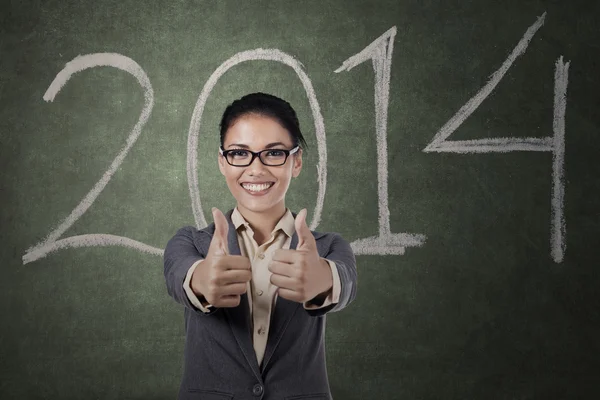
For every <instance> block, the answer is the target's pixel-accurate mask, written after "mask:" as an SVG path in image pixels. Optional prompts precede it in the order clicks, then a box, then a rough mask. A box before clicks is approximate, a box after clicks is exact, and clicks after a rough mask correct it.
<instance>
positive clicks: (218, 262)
mask: <svg viewBox="0 0 600 400" xmlns="http://www.w3.org/2000/svg"><path fill="white" fill-rule="evenodd" d="M212 214H213V219H214V221H215V232H214V235H213V238H212V240H211V242H210V247H209V248H208V254H207V255H206V258H205V259H204V261H202V262H201V263H199V264H198V265H197V266H196V269H195V270H194V272H193V274H192V279H191V282H190V286H191V288H192V291H193V292H194V293H195V294H196V295H197V296H198V297H199V298H202V297H204V298H205V299H206V301H207V302H208V303H209V304H210V305H212V306H214V307H237V306H238V305H239V304H240V299H241V295H242V294H243V293H245V292H246V284H247V283H248V282H249V281H250V279H252V270H251V266H250V259H248V257H243V256H231V255H229V246H228V245H227V234H228V232H229V225H228V223H227V219H226V218H225V216H224V215H223V213H222V212H221V211H220V210H219V209H218V208H213V209H212Z"/></svg>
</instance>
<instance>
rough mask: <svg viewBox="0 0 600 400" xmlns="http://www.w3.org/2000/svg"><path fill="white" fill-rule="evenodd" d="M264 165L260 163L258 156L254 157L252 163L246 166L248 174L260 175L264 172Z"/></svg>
mask: <svg viewBox="0 0 600 400" xmlns="http://www.w3.org/2000/svg"><path fill="white" fill-rule="evenodd" d="M265 169H266V166H265V164H263V163H262V161H261V160H260V159H259V157H255V158H254V160H252V163H250V165H248V166H247V167H246V170H247V171H248V173H249V174H250V175H262V174H263V173H264V172H265Z"/></svg>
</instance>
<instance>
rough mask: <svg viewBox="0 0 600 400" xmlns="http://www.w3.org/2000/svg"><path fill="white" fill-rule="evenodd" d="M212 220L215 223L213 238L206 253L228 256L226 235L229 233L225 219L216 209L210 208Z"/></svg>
mask: <svg viewBox="0 0 600 400" xmlns="http://www.w3.org/2000/svg"><path fill="white" fill-rule="evenodd" d="M212 215H213V220H214V221H215V233H214V234H213V238H212V240H211V241H210V247H209V249H208V252H209V253H211V254H213V255H216V256H222V255H225V254H229V246H228V244H227V234H228V233H229V223H228V222H227V219H226V218H225V216H224V215H223V213H222V212H221V210H219V209H218V208H216V207H213V208H212Z"/></svg>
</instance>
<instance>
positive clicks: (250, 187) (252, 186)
mask: <svg viewBox="0 0 600 400" xmlns="http://www.w3.org/2000/svg"><path fill="white" fill-rule="evenodd" d="M274 184H275V182H266V183H242V184H241V185H240V186H242V187H243V188H244V189H245V190H246V191H247V192H249V193H250V194H263V193H266V192H267V191H268V190H269V189H270V188H271V187H272V186H273V185H274Z"/></svg>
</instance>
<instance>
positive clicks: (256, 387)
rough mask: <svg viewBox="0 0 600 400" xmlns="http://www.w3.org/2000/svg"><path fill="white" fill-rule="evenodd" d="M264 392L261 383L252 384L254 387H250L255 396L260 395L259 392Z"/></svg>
mask: <svg viewBox="0 0 600 400" xmlns="http://www.w3.org/2000/svg"><path fill="white" fill-rule="evenodd" d="M263 392H264V388H263V386H262V385H261V384H258V383H257V384H256V385H254V387H253V388H252V394H253V395H255V396H260V395H261V394H263Z"/></svg>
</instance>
